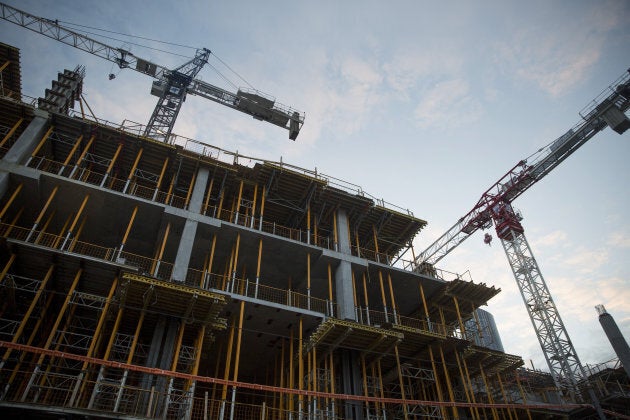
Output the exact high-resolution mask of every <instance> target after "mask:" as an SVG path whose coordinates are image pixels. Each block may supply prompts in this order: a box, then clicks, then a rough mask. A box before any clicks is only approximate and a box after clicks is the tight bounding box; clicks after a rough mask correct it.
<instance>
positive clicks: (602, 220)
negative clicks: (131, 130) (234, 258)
mask: <svg viewBox="0 0 630 420" xmlns="http://www.w3.org/2000/svg"><path fill="white" fill-rule="evenodd" d="M5 1H7V3H8V4H10V5H12V6H14V7H17V8H19V9H21V10H24V11H27V12H29V13H32V14H35V15H38V16H43V17H47V18H50V19H58V20H59V21H63V22H69V23H68V25H77V24H78V25H84V27H83V30H86V31H90V32H96V31H95V30H93V29H88V28H86V27H92V28H101V29H106V30H109V31H112V32H116V33H121V34H132V35H135V36H142V37H144V38H149V39H154V40H160V41H167V42H170V43H172V44H163V43H157V42H152V41H149V40H146V39H145V40H139V39H137V38H131V37H125V36H122V35H116V34H113V33H108V34H107V36H110V37H112V38H115V39H103V38H98V39H100V40H102V41H104V42H105V43H107V44H109V45H112V46H115V47H122V48H126V49H129V50H131V51H132V52H133V53H134V54H136V55H137V56H139V57H142V58H145V59H148V60H150V61H153V62H155V63H158V64H161V65H163V66H165V67H169V68H173V67H176V66H178V65H179V64H181V63H183V62H185V61H186V60H187V58H184V57H182V56H178V55H173V54H170V53H167V52H174V53H177V54H180V55H184V56H186V57H191V56H192V55H194V49H191V48H184V47H182V46H190V47H195V48H201V47H206V48H209V49H210V50H212V52H213V54H214V56H212V57H211V60H210V64H211V65H212V67H214V68H216V69H218V70H219V72H220V74H222V75H223V76H225V77H227V78H228V79H229V80H231V81H232V83H234V85H235V86H244V85H245V84H246V82H245V81H247V83H249V84H251V85H252V86H253V87H255V88H256V89H259V90H261V91H264V92H266V93H268V94H271V95H273V96H274V97H275V98H276V99H277V101H278V102H280V103H283V104H285V105H288V106H291V107H293V108H295V109H298V110H300V111H302V112H304V113H305V114H306V122H305V125H304V127H303V129H302V131H301V133H300V135H299V136H298V138H297V140H296V141H295V142H293V141H291V140H288V133H287V131H285V130H282V129H280V128H278V127H276V126H273V125H270V124H266V123H262V122H260V121H257V120H254V119H252V118H251V117H248V116H247V115H244V114H241V113H238V112H235V111H233V110H231V109H228V108H226V107H222V106H220V105H217V104H214V103H212V102H209V101H207V100H205V99H201V98H196V97H192V96H189V97H188V98H187V100H186V102H185V103H184V105H183V107H182V111H181V113H180V115H179V117H178V120H177V123H176V125H175V129H174V132H175V133H178V134H181V135H184V136H188V137H191V138H195V139H198V140H201V141H204V142H206V143H209V144H212V145H215V146H218V147H222V148H224V149H228V150H233V151H238V152H239V153H241V154H244V155H249V156H255V157H258V158H264V159H268V160H280V158H282V160H283V161H284V162H288V163H291V164H294V165H297V166H300V167H303V168H307V169H317V170H318V171H319V172H323V173H326V174H328V175H331V176H334V177H336V178H340V179H343V180H345V181H348V182H351V183H353V184H357V185H360V186H361V187H362V188H363V190H365V191H367V192H368V193H369V194H371V195H372V196H375V197H378V198H382V199H384V200H385V201H387V202H389V203H393V204H395V205H397V206H399V207H402V208H405V209H409V210H411V211H412V212H413V213H414V215H415V216H417V217H419V218H422V219H424V220H426V221H428V226H427V227H426V228H425V229H424V230H423V231H422V232H421V233H420V234H419V235H418V236H417V237H416V239H415V241H414V247H415V250H416V253H419V252H420V251H422V250H424V249H425V248H426V247H428V246H429V245H430V244H431V243H432V242H433V241H434V240H435V239H436V238H437V237H439V236H440V235H441V234H442V233H444V232H446V231H447V230H448V229H449V228H450V227H451V226H452V225H453V224H455V223H456V222H457V220H458V219H459V218H460V217H462V216H464V215H465V214H466V213H467V212H468V211H469V210H470V209H471V208H472V207H473V206H474V204H475V203H476V202H477V200H478V199H479V197H480V196H481V194H482V193H483V192H484V191H485V190H486V189H487V188H488V187H490V186H491V185H492V184H493V183H494V182H495V181H497V180H498V179H499V178H501V177H502V176H503V175H504V174H505V173H506V172H507V171H508V170H509V169H511V168H512V167H513V166H514V165H515V164H516V163H517V162H519V161H520V160H521V159H524V158H526V157H528V156H530V155H531V154H532V153H534V152H536V151H537V150H538V149H540V148H541V147H543V146H545V145H547V144H548V143H550V142H551V141H553V140H554V139H556V138H557V137H559V136H560V135H562V134H563V133H565V132H566V131H567V130H568V129H569V128H571V127H572V126H573V125H575V124H576V123H577V122H578V121H579V119H580V116H579V114H578V113H579V111H580V110H581V109H582V108H583V107H585V106H586V105H587V104H589V102H590V101H591V100H592V99H594V98H595V97H596V96H597V95H598V94H599V93H600V92H601V91H602V90H604V89H605V88H607V87H608V86H609V85H610V84H611V83H612V82H613V81H614V80H616V79H617V78H618V77H619V76H620V75H621V74H622V73H624V72H625V71H626V70H627V69H628V67H629V66H630V2H627V1H624V0H611V1H605V0H604V1H594V0H593V1H582V0H576V1H568V0H564V1H562V0H557V1H553V2H549V1H538V0H534V1H529V2H522V1H483V0H482V1H477V2H472V1H401V0H393V1H387V2H385V1H365V0H364V1H358V0H347V1H343V2H341V1H331V0H322V1H317V2H314V1H311V2H299V1H281V0H270V1H265V2H260V1H253V0H252V1H245V0H233V1H230V2H220V1H214V0H213V1H208V0H204V1H186V2H173V1H170V2H166V1H161V0H156V1H135V0H127V1H120V0H111V1H107V2H102V1H94V0H85V1H81V2H79V3H77V2H76V1H67V0H55V1H52V0H21V1H17V0H5ZM75 27H76V26H75ZM100 33H101V34H102V32H100ZM0 41H1V42H4V43H8V44H11V45H15V46H17V47H18V48H20V49H21V60H22V75H23V77H22V84H23V92H24V93H25V94H27V95H30V96H33V97H37V96H41V95H43V92H44V89H45V88H46V87H49V86H50V83H51V79H52V78H54V77H56V72H57V71H60V70H62V69H63V68H74V66H76V65H77V64H82V65H85V66H86V70H87V71H86V73H87V76H86V80H85V84H84V95H85V98H86V100H87V102H88V104H89V105H90V107H91V108H92V110H93V111H94V113H95V114H96V116H97V117H98V118H102V119H106V120H108V121H112V122H116V123H120V122H122V121H123V120H125V119H127V120H131V121H135V122H140V123H146V122H147V121H148V120H149V117H150V115H151V112H152V111H153V107H154V106H155V101H156V98H155V97H153V96H151V95H150V94H149V91H150V86H151V79H150V78H148V77H147V76H145V75H142V74H139V73H136V72H134V71H132V70H124V71H121V70H119V69H118V68H116V66H114V65H112V64H111V63H109V62H107V61H104V60H102V59H100V58H98V57H94V56H91V55H89V54H87V53H85V52H82V51H79V50H76V49H74V48H72V47H69V46H65V45H63V44H61V43H59V42H57V41H54V40H50V39H48V38H45V37H43V36H41V35H38V34H35V33H32V32H30V31H28V30H26V29H23V28H20V27H18V26H16V25H13V24H10V23H8V22H5V21H1V22H0ZM136 44H142V45H145V46H150V47H153V48H154V49H149V48H143V47H142V46H139V45H136ZM173 44H178V45H179V46H178V45H173ZM156 49H160V50H162V51H157V50H156ZM223 63H226V64H227V65H228V66H229V67H226V66H225V65H224V64H223ZM219 72H216V71H213V70H212V68H211V66H206V68H205V69H204V70H203V71H202V72H201V73H200V77H201V78H202V79H203V80H205V81H207V82H209V83H212V84H215V85H217V86H221V87H224V88H226V89H228V90H232V91H234V90H235V88H233V86H232V85H230V84H227V83H226V82H224V80H223V78H222V77H221V76H220V75H219ZM110 73H114V74H115V75H116V78H115V79H114V80H109V79H108V75H109V74H110ZM629 157H630V134H628V133H625V134H623V135H619V134H617V133H615V132H613V131H612V130H611V129H610V128H607V129H606V130H605V131H603V132H601V133H599V134H598V135H596V136H595V137H594V138H593V139H591V140H590V141H589V142H588V143H586V144H585V145H584V146H582V147H581V148H580V150H578V151H577V152H575V153H574V154H573V155H572V156H570V157H569V158H568V159H567V160H566V161H564V162H563V163H562V164H560V165H559V166H558V167H557V168H556V169H555V170H554V171H552V172H551V173H550V174H549V175H548V176H547V177H545V178H544V179H543V180H541V181H540V182H539V183H537V184H536V185H534V186H532V187H531V188H530V189H529V190H528V191H526V192H525V193H524V194H523V195H522V196H521V197H519V198H518V199H517V200H515V202H514V207H516V208H517V209H519V210H520V211H521V212H522V214H523V216H524V219H523V226H524V227H525V231H526V236H527V239H528V241H529V244H530V246H531V248H532V251H533V254H534V256H535V258H536V260H537V262H538V265H539V267H540V269H541V272H542V274H543V276H544V278H545V280H546V282H547V285H548V287H549V289H550V291H551V294H552V295H553V297H554V300H555V303H556V306H557V308H558V310H559V312H560V315H561V317H562V319H563V321H564V324H565V326H566V328H567V331H568V334H569V336H570V338H571V340H572V342H573V344H574V347H575V349H576V350H577V353H578V355H579V357H580V359H581V361H582V364H584V365H594V364H598V363H602V362H606V361H608V360H611V359H613V358H614V357H615V355H614V352H613V349H612V347H611V346H610V344H609V342H608V341H607V340H606V337H605V335H604V333H603V331H602V329H601V327H600V325H599V322H598V317H597V313H596V311H595V309H594V306H595V305H597V304H603V305H605V307H606V309H607V310H608V312H609V313H610V314H611V315H612V316H613V317H614V318H615V320H616V322H617V324H618V325H619V327H620V329H621V331H622V332H623V334H624V335H625V337H626V338H628V337H630V264H628V262H629V261H630V221H629V220H628V218H627V215H628V208H629V207H630V191H629V187H628V184H629V182H630V165H628V164H627V162H626V160H627V159H628V158H629ZM241 163H246V162H241ZM489 232H490V233H491V234H493V236H495V235H494V232H493V231H492V230H491V231H489ZM438 268H441V269H444V270H448V271H450V272H454V273H461V274H465V276H470V277H466V278H472V279H473V281H475V282H483V283H486V284H488V285H494V286H496V287H499V288H501V290H502V292H501V293H500V294H499V295H498V296H497V297H496V298H494V299H492V300H491V301H490V302H489V304H488V307H487V308H484V309H487V310H489V311H490V312H491V313H492V314H493V315H494V317H495V320H496V322H497V325H498V329H499V332H500V335H501V339H502V342H503V345H504V347H505V351H506V352H508V353H511V354H518V355H521V356H522V357H523V359H524V360H525V361H526V364H527V365H528V366H529V367H531V366H532V365H533V366H534V367H535V368H537V369H542V370H548V368H547V367H546V364H545V361H544V357H543V353H542V351H541V349H540V347H539V345H538V341H537V340H536V336H535V333H534V329H533V327H532V325H531V322H530V321H529V317H528V315H527V312H526V310H525V307H524V304H523V302H522V300H521V297H520V294H519V291H518V288H517V286H516V282H515V280H514V278H513V276H512V272H511V269H510V267H509V265H508V262H507V259H506V257H505V253H504V251H503V249H502V247H501V245H500V242H499V241H498V240H497V239H496V238H495V240H494V241H493V243H492V245H491V246H488V245H485V244H484V243H483V233H482V232H477V234H476V235H474V236H472V237H471V238H469V239H468V240H467V241H465V242H464V243H462V244H461V245H460V246H459V247H458V248H456V249H455V250H454V251H453V252H451V253H450V254H449V255H448V256H447V257H445V258H444V259H443V260H441V261H440V262H439V264H438Z"/></svg>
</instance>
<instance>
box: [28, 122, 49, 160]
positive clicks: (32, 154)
mask: <svg viewBox="0 0 630 420" xmlns="http://www.w3.org/2000/svg"><path fill="white" fill-rule="evenodd" d="M54 128H55V127H54V126H52V125H51V126H50V128H49V129H48V131H46V134H44V137H42V139H41V140H40V141H39V143H38V144H37V147H35V150H33V153H31V159H32V158H34V157H35V156H36V155H37V153H39V149H41V148H42V146H43V145H44V143H46V140H48V137H49V136H50V134H51V133H52V131H53V129H54ZM27 165H28V164H27Z"/></svg>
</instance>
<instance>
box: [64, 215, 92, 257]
mask: <svg viewBox="0 0 630 420" xmlns="http://www.w3.org/2000/svg"><path fill="white" fill-rule="evenodd" d="M86 220H87V216H84V217H83V218H82V219H81V224H80V225H79V228H78V229H77V234H76V235H74V237H73V238H72V241H71V242H70V246H69V247H68V251H70V252H72V251H73V250H74V246H75V245H76V243H77V241H78V240H79V237H80V236H81V232H83V227H84V226H85V221H86Z"/></svg>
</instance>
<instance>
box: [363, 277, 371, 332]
mask: <svg viewBox="0 0 630 420" xmlns="http://www.w3.org/2000/svg"><path fill="white" fill-rule="evenodd" d="M361 277H363V299H364V300H365V314H366V315H365V317H366V323H367V324H368V325H370V302H369V301H368V292H367V283H366V280H365V273H363V274H362V275H361Z"/></svg>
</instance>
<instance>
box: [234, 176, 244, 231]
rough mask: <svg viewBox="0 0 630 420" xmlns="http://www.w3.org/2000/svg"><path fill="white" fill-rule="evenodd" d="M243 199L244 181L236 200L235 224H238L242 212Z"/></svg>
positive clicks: (241, 183) (240, 185) (239, 187)
mask: <svg viewBox="0 0 630 420" xmlns="http://www.w3.org/2000/svg"><path fill="white" fill-rule="evenodd" d="M242 198H243V180H242V179H241V182H240V184H239V186H238V198H237V199H236V209H235V210H234V223H238V216H239V213H240V211H241V199H242Z"/></svg>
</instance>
